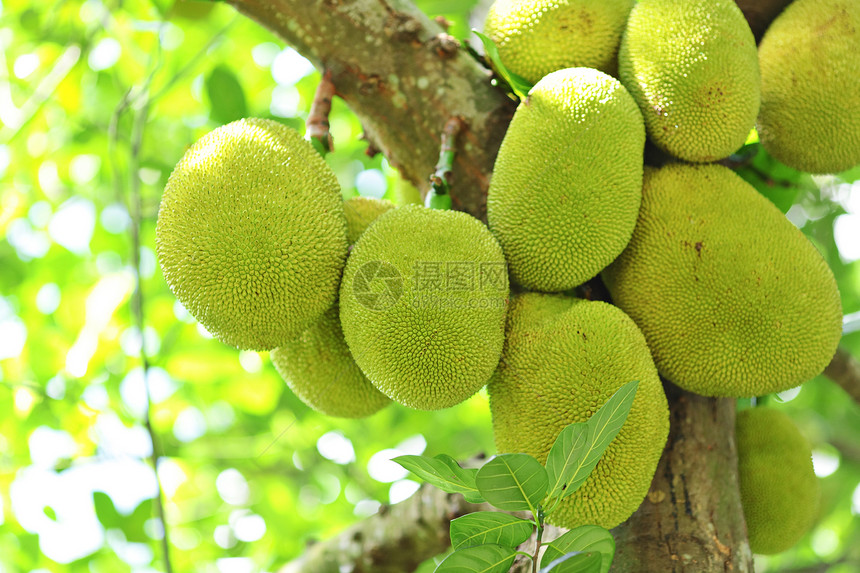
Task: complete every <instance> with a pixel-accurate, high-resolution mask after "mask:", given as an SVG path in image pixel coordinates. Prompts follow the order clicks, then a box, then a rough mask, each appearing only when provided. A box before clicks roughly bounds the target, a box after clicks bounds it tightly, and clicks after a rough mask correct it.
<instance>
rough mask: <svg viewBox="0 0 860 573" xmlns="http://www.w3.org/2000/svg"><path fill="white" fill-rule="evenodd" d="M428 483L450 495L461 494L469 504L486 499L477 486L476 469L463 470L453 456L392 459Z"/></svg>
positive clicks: (400, 457)
mask: <svg viewBox="0 0 860 573" xmlns="http://www.w3.org/2000/svg"><path fill="white" fill-rule="evenodd" d="M391 461H393V462H397V463H398V464H400V465H401V466H403V467H404V468H406V469H407V470H409V471H410V472H412V473H414V474H415V475H417V476H418V477H420V478H421V479H423V480H424V481H426V482H427V483H429V484H431V485H433V486H436V487H438V488H439V489H441V490H442V491H446V492H448V493H461V494H463V497H464V498H466V501H468V502H469V503H481V502H483V501H484V498H483V497H481V495H480V493H479V492H478V488H477V487H476V486H475V475H476V474H477V473H478V470H476V469H463V468H461V467H460V464H458V463H457V461H456V460H454V458H452V457H451V456H446V455H445V454H439V455H438V456H436V457H435V458H431V457H428V456H397V457H396V458H392V460H391Z"/></svg>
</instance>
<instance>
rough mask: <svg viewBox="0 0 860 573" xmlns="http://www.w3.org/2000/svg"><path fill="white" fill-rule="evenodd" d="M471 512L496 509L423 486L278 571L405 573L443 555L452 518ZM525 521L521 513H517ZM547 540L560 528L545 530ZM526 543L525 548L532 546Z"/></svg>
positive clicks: (526, 565)
mask: <svg viewBox="0 0 860 573" xmlns="http://www.w3.org/2000/svg"><path fill="white" fill-rule="evenodd" d="M474 511H498V510H496V509H495V508H494V507H493V506H491V505H489V504H487V503H468V502H467V501H466V500H464V499H463V496H462V495H460V494H450V493H445V492H443V491H441V490H439V489H436V488H435V487H433V486H431V485H429V484H424V485H422V486H421V488H420V489H419V490H418V491H417V492H416V493H415V495H413V496H412V497H410V498H409V499H407V500H405V501H402V502H400V503H398V504H396V505H392V506H383V507H382V508H381V509H380V511H379V512H378V513H376V514H375V515H372V516H370V517H368V518H367V519H365V520H364V521H361V522H359V523H357V524H355V525H353V526H352V527H350V528H349V529H347V530H345V531H344V532H342V533H340V534H339V535H337V536H335V537H333V538H331V539H327V540H325V541H321V542H318V543H315V544H313V545H311V546H310V547H309V549H308V550H307V551H306V552H305V553H304V555H302V556H301V557H300V558H298V559H296V560H295V561H292V562H290V563H288V564H287V565H285V566H284V567H283V568H282V569H281V570H280V572H279V573H328V572H330V571H344V570H348V571H350V572H351V573H404V572H406V571H414V570H415V569H416V568H417V567H418V565H420V564H421V563H422V562H423V561H425V560H427V559H431V558H433V557H435V556H437V555H439V554H441V553H444V552H445V551H446V550H447V549H448V547H449V546H450V545H451V540H450V538H449V536H448V528H449V525H450V523H451V520H452V519H455V518H457V517H460V516H462V515H466V514H467V513H472V512H474ZM520 516H521V517H524V518H526V517H527V515H526V514H525V513H524V514H522V515H520ZM546 531H547V532H548V537H547V539H550V540H551V539H555V538H556V537H557V536H558V535H561V533H563V532H564V530H562V529H559V528H557V527H553V526H547V528H546ZM534 544H535V540H534V536H532V539H530V540H528V541H526V542H525V543H524V544H523V546H522V547H523V548H524V550H529V549H532V548H534ZM511 571H512V573H525V572H527V571H531V561H529V560H528V559H525V558H522V559H521V558H517V561H516V562H515V563H514V566H513V568H512V569H511Z"/></svg>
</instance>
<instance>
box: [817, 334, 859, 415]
mask: <svg viewBox="0 0 860 573" xmlns="http://www.w3.org/2000/svg"><path fill="white" fill-rule="evenodd" d="M824 375H825V376H827V377H828V378H830V379H831V380H833V381H834V382H836V383H837V384H839V385H840V386H841V387H842V389H843V390H845V391H846V392H847V393H848V395H849V396H851V398H853V399H854V401H855V402H857V403H858V404H860V362H858V361H857V359H856V358H854V357H853V356H851V354H850V353H849V352H848V351H847V350H845V349H844V348H841V347H840V348H838V349H836V355H835V356H834V357H833V360H831V361H830V364H828V365H827V368H825V369H824Z"/></svg>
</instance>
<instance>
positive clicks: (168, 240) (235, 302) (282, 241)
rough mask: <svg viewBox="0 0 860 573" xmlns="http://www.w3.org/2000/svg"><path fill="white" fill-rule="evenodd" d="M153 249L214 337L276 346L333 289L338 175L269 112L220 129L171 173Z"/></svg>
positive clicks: (341, 250) (339, 226)
mask: <svg viewBox="0 0 860 573" xmlns="http://www.w3.org/2000/svg"><path fill="white" fill-rule="evenodd" d="M156 252H157V254H158V259H159V262H160V264H161V269H162V272H163V273H164V278H165V280H166V281H167V284H168V285H169V286H170V289H171V290H172V291H173V293H174V294H175V295H176V298H177V299H179V301H180V302H181V303H182V304H183V305H185V307H186V308H187V309H188V311H189V312H190V313H191V314H192V315H193V316H194V317H195V318H196V319H197V320H198V321H199V322H200V324H202V325H203V326H204V327H205V328H206V329H207V330H208V331H209V332H210V333H212V334H213V335H214V336H215V337H216V338H218V339H219V340H221V341H223V342H225V343H227V344H230V345H232V346H236V347H238V348H241V349H248V350H270V349H272V348H275V347H277V346H280V345H281V344H284V343H285V342H288V341H289V340H291V339H292V338H294V337H296V336H298V335H299V334H300V333H301V332H302V331H303V330H305V329H306V328H308V327H309V326H310V325H311V324H312V323H313V322H314V321H315V320H317V319H318V318H319V317H320V316H322V314H323V313H324V312H325V311H326V310H328V309H329V308H330V307H331V306H332V304H333V303H334V301H335V297H336V296H337V292H338V285H339V283H340V275H341V272H342V270H343V267H344V264H345V260H346V254H347V242H346V219H345V216H344V212H343V206H342V201H341V197H340V189H339V186H338V183H337V179H336V178H335V175H334V173H333V172H332V171H331V169H330V168H329V167H328V166H327V165H326V163H325V162H324V161H323V160H322V158H321V157H320V156H319V155H318V154H317V152H316V151H314V149H313V148H312V147H311V146H310V144H309V143H307V142H306V141H305V140H304V139H302V137H301V136H300V135H299V134H298V133H296V132H295V131H294V130H292V129H289V128H288V127H285V126H283V125H281V124H279V123H277V122H275V121H271V120H265V119H242V120H239V121H236V122H233V123H230V124H228V125H225V126H222V127H219V128H217V129H215V130H214V131H212V132H210V133H208V134H206V135H204V136H203V137H202V138H201V139H200V140H199V141H197V142H196V143H195V144H194V145H192V146H191V147H190V148H189V149H188V151H187V152H186V153H185V155H184V156H183V158H182V160H181V161H180V162H179V163H178V164H177V165H176V168H175V169H174V170H173V173H172V174H171V175H170V178H169V179H168V181H167V185H166V187H165V189H164V195H163V197H162V200H161V207H160V209H159V212H158V223H157V226H156Z"/></svg>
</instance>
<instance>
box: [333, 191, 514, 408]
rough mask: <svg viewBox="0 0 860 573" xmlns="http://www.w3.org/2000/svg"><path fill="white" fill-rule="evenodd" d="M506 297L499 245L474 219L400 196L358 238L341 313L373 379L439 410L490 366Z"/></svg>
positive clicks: (468, 390) (399, 397)
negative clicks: (398, 202)
mask: <svg viewBox="0 0 860 573" xmlns="http://www.w3.org/2000/svg"><path fill="white" fill-rule="evenodd" d="M416 230H420V233H418V232H416ZM507 297H508V279H507V273H506V270H505V259H504V256H503V255H502V250H501V248H500V247H499V245H498V243H497V242H496V240H495V239H494V238H493V236H492V235H491V234H490V232H489V231H488V230H487V228H486V227H485V226H484V225H483V224H482V223H481V222H480V221H478V220H477V219H475V218H473V217H471V216H470V215H468V214H466V213H462V212H458V211H439V210H433V209H426V208H424V207H422V206H418V205H406V206H403V207H399V208H397V209H394V210H392V211H389V212H387V213H385V214H384V215H382V216H381V217H379V219H377V220H376V221H375V222H374V223H373V225H371V226H370V227H369V228H368V229H367V231H365V233H364V234H363V235H362V236H361V238H359V240H358V242H357V243H356V244H355V246H354V248H353V251H352V254H351V255H350V257H349V260H348V261H347V265H346V269H345V271H344V276H343V282H342V284H341V291H340V318H341V324H342V325H343V333H344V336H345V337H346V341H347V343H348V344H349V349H350V351H351V352H352V355H353V356H354V357H355V361H356V362H357V363H358V365H359V366H360V367H361V370H362V371H363V372H364V373H365V374H366V375H367V377H368V378H369V379H370V381H371V382H372V383H373V384H374V386H376V387H377V388H379V390H381V391H382V392H383V393H384V394H385V395H387V396H388V397H389V398H391V399H392V400H395V401H397V402H399V403H400V404H403V405H405V406H409V407H412V408H418V409H422V410H437V409H441V408H447V407H449V406H453V405H455V404H458V403H459V402H462V401H463V400H465V399H466V398H468V397H470V396H471V395H472V394H474V393H475V392H477V391H478V389H479V388H480V387H481V386H483V385H484V384H485V383H486V381H487V380H488V379H489V377H490V375H491V374H492V373H493V370H494V369H495V368H496V364H497V363H498V361H499V355H500V354H501V351H502V343H503V341H504V327H505V312H506V310H507Z"/></svg>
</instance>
